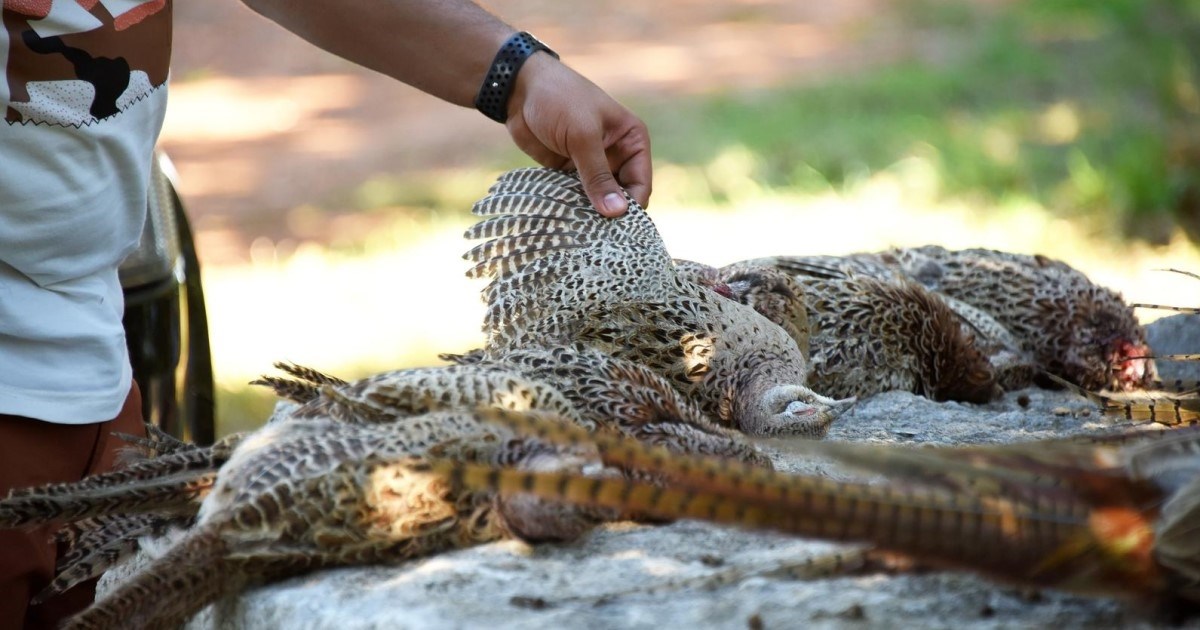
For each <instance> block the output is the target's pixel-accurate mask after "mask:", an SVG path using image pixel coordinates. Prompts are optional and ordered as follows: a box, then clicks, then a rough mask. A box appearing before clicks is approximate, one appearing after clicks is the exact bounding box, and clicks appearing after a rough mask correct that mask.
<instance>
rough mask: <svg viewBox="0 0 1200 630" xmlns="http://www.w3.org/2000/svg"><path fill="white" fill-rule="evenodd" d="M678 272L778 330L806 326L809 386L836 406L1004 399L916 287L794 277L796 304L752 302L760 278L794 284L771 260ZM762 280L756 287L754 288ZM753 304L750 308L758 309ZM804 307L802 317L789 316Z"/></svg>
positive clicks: (988, 369) (946, 314)
mask: <svg viewBox="0 0 1200 630" xmlns="http://www.w3.org/2000/svg"><path fill="white" fill-rule="evenodd" d="M679 268H680V272H681V273H684V274H687V275H690V276H692V277H694V278H696V280H697V282H699V283H701V284H705V285H706V286H710V287H712V288H713V290H715V291H717V292H718V293H720V294H722V295H726V296H727V297H730V298H732V299H734V300H736V301H738V302H742V303H744V304H748V305H750V306H753V307H754V308H755V309H756V310H758V311H759V312H760V313H762V314H763V315H764V316H766V317H767V318H768V319H771V320H772V321H775V322H776V323H779V324H781V325H788V324H792V325H793V326H799V325H804V326H808V327H809V335H808V339H809V353H810V356H809V360H810V371H809V374H808V385H809V386H810V387H812V388H813V389H814V390H816V391H819V392H823V393H825V394H827V395H830V396H834V397H850V396H858V397H862V396H870V395H872V394H877V393H879V392H883V391H891V390H903V391H910V392H913V393H916V394H921V395H924V396H927V397H929V398H932V399H934V400H958V401H967V402H976V403H983V402H988V401H990V400H993V399H994V398H996V397H998V396H999V395H1000V393H1001V389H1000V387H999V386H998V385H997V383H996V376H995V373H994V371H993V368H992V365H991V364H990V363H989V361H988V357H986V356H984V354H983V353H981V352H980V351H979V349H978V348H977V347H976V345H975V338H974V336H973V335H970V334H969V333H967V332H965V330H966V327H965V326H964V325H963V321H962V320H961V319H960V318H959V317H958V316H957V315H956V314H955V313H954V312H953V311H952V310H950V308H949V307H947V306H946V304H945V303H944V301H943V300H942V299H941V298H939V297H938V296H937V295H934V294H933V293H932V292H930V291H928V290H927V289H925V288H924V287H922V286H921V285H918V284H916V283H914V282H911V281H908V280H904V279H896V280H891V281H889V280H881V279H876V278H873V277H868V276H863V275H856V274H849V273H846V274H842V273H840V272H836V271H835V273H834V274H832V276H831V277H819V278H818V277H811V276H796V277H795V278H790V280H791V281H792V283H793V284H794V285H800V286H797V287H796V289H793V292H794V294H795V295H796V298H795V299H794V300H792V301H791V302H789V301H787V300H784V299H780V298H779V297H778V292H774V293H771V294H768V295H773V296H776V299H774V300H763V299H754V296H753V294H751V293H750V291H752V290H753V289H755V288H756V285H760V284H762V282H761V278H763V277H767V278H770V277H772V276H777V275H779V274H784V277H787V276H790V275H791V274H789V273H788V272H787V271H786V270H785V269H786V268H785V267H781V265H780V264H779V261H777V260H775V259H758V260H749V261H745V262H741V263H736V264H734V265H730V266H727V267H724V268H722V269H712V268H707V269H706V268H705V267H704V266H703V265H700V264H699V263H693V262H684V263H682V264H681V265H680V267H679ZM756 281H757V282H756ZM752 300H753V301H752ZM795 302H798V303H799V310H800V311H802V312H804V313H805V314H804V315H801V316H798V315H796V314H794V312H793V311H791V310H787V308H786V307H789V306H791V305H792V303H795Z"/></svg>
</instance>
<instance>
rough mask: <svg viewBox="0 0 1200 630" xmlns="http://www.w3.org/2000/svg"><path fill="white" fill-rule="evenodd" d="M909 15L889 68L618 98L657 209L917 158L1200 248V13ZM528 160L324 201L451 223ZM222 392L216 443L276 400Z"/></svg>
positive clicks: (1046, 204)
mask: <svg viewBox="0 0 1200 630" xmlns="http://www.w3.org/2000/svg"><path fill="white" fill-rule="evenodd" d="M901 6H902V11H901V13H900V18H899V19H901V20H902V21H903V25H902V27H901V28H903V29H905V30H906V32H911V33H912V38H913V40H914V41H913V43H912V48H913V50H912V51H909V52H908V53H907V54H905V55H904V56H903V58H901V59H900V60H898V61H896V62H895V63H892V64H889V65H885V66H879V67H875V68H872V69H868V70H865V71H856V72H853V73H849V74H845V75H843V76H835V77H830V78H827V79H824V80H821V81H818V82H806V83H803V84H793V85H783V86H777V87H774V88H770V89H761V90H755V91H752V92H738V93H734V92H730V93H723V94H715V95H704V96H697V97H673V98H671V99H669V100H667V99H661V100H650V99H642V100H639V99H637V98H634V99H628V100H627V104H629V105H630V106H631V107H632V108H633V109H634V110H635V111H637V112H638V113H639V114H640V115H641V116H643V117H644V118H645V120H646V121H647V123H648V124H649V125H650V128H651V130H652V134H653V139H654V154H655V163H656V192H655V205H656V206H657V207H662V206H664V205H667V206H676V207H688V206H695V207H700V208H706V209H717V210H731V209H736V208H737V207H738V206H739V204H741V203H744V202H745V201H746V200H748V199H755V198H761V197H763V196H771V195H804V194H821V193H826V192H830V191H834V192H837V193H840V194H852V193H853V192H854V191H855V190H857V189H859V188H860V187H862V186H865V185H868V183H869V181H870V180H871V178H872V176H873V175H875V174H878V173H881V172H885V171H888V170H889V169H892V170H895V169H897V168H898V165H899V167H900V168H903V165H905V164H906V163H913V164H919V165H920V168H922V169H932V175H931V177H929V178H927V179H928V181H929V182H930V184H929V186H930V187H931V188H932V190H931V191H927V196H928V197H929V198H930V200H931V201H935V202H936V201H946V200H965V201H966V202H967V203H968V204H969V205H970V206H972V207H975V208H979V209H980V211H981V212H993V213H994V212H1010V211H1021V212H1028V211H1029V210H1028V209H1029V208H1035V209H1037V211H1038V212H1043V211H1044V212H1048V213H1051V214H1054V215H1057V216H1060V217H1064V218H1068V219H1070V220H1071V222H1072V223H1073V224H1078V225H1083V226H1086V231H1087V233H1089V234H1090V235H1092V237H1094V238H1095V239H1096V241H1097V242H1098V243H1100V245H1099V246H1098V247H1100V248H1111V249H1112V251H1113V252H1119V251H1121V250H1122V248H1124V247H1126V246H1127V245H1129V243H1130V241H1131V240H1133V241H1138V240H1140V241H1142V242H1144V243H1148V244H1156V243H1166V242H1168V241H1169V240H1171V238H1172V237H1174V236H1177V235H1178V234H1179V232H1180V231H1181V230H1182V231H1183V232H1184V233H1185V234H1187V235H1188V237H1189V238H1190V239H1191V241H1192V242H1193V243H1195V242H1196V241H1197V240H1200V78H1198V72H1200V68H1198V67H1197V65H1198V63H1200V61H1198V60H1200V0H1105V1H1104V2H1094V1H1088V0H1018V1H1013V2H1002V3H963V2H952V1H947V0H907V1H906V2H903V3H902V4H901ZM918 40H919V41H918ZM913 158H916V160H913ZM526 164H528V158H526V157H525V156H524V155H523V154H520V153H519V152H517V151H516V150H515V149H512V150H509V151H506V152H502V153H500V154H496V155H484V156H480V158H479V164H478V165H477V167H476V168H473V169H466V170H462V171H452V172H439V173H408V174H404V175H400V176H395V177H393V176H385V177H377V178H374V179H372V180H370V181H367V182H363V183H362V184H361V185H360V186H358V187H357V188H356V189H354V190H352V191H348V192H347V193H346V194H345V195H342V196H339V197H338V198H336V199H330V200H327V203H325V204H321V205H323V206H326V207H337V208H339V209H346V208H353V209H357V210H367V211H372V210H376V211H393V212H395V211H397V209H403V210H399V211H400V212H403V213H405V214H406V215H408V216H407V220H414V219H419V220H421V221H429V220H433V221H435V222H436V221H437V220H438V218H439V217H441V218H445V217H461V216H462V214H463V209H464V208H466V207H469V206H470V204H471V203H472V202H473V201H474V200H475V199H476V198H478V197H479V195H480V194H481V193H482V191H483V190H485V189H486V187H487V185H488V183H490V181H491V178H492V176H493V175H494V173H496V172H498V171H500V170H503V169H506V168H511V167H514V166H520V165H526ZM1014 208H1017V209H1019V210H1013V209H1014ZM405 233H407V234H411V236H412V238H413V239H416V240H419V239H420V238H421V236H420V235H419V234H417V233H415V232H412V231H409V230H405ZM934 236H936V235H931V240H935V239H934V238H933V237H934ZM335 249H336V248H335ZM350 253H353V254H360V253H362V252H357V251H355V252H350ZM395 367H403V365H397V366H395ZM342 376H345V377H354V376H357V375H356V374H343V375H342ZM218 395H219V398H218V405H219V408H218V417H219V418H221V432H222V433H226V432H229V431H234V430H242V429H246V428H251V427H253V426H256V425H257V424H259V423H261V421H262V419H263V418H265V417H267V415H269V412H270V409H271V408H272V407H273V405H274V400H273V398H272V396H270V395H269V394H268V393H267V392H266V391H265V390H261V391H260V390H259V389H258V388H249V387H237V386H230V385H222V386H221V389H220V391H219V392H218Z"/></svg>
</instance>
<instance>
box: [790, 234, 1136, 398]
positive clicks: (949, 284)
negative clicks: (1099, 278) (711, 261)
mask: <svg viewBox="0 0 1200 630" xmlns="http://www.w3.org/2000/svg"><path fill="white" fill-rule="evenodd" d="M781 259H782V260H787V261H789V262H790V263H792V264H796V265H801V266H803V265H804V264H805V263H806V262H809V261H812V262H815V263H817V264H818V265H821V266H825V265H828V264H829V263H830V262H831V261H830V259H829V257H819V258H818V259H816V260H812V259H807V258H805V257H795V258H793V257H781ZM841 264H842V265H843V268H846V269H850V270H853V271H855V272H858V273H864V274H872V275H876V276H877V277H895V276H896V275H900V276H903V277H907V278H910V279H912V280H915V281H917V282H919V283H921V284H923V285H925V286H926V287H928V288H929V289H931V290H933V291H936V292H938V293H940V294H941V295H943V296H946V297H949V298H951V299H953V300H957V301H959V302H962V303H965V304H968V305H970V306H972V307H975V308H977V309H980V310H981V311H984V312H985V313H987V314H988V315H991V316H992V317H994V318H995V320H996V321H997V322H999V324H1000V325H1001V326H1003V328H1004V329H1006V330H1007V331H1009V332H1010V333H1011V334H1012V335H1013V336H1014V337H1015V338H1016V339H1017V340H1018V341H1019V343H1020V344H1021V347H1022V348H1023V349H1024V350H1026V351H1027V352H1029V353H1030V354H1031V355H1032V357H1033V359H1034V361H1035V363H1036V364H1037V366H1038V368H1039V369H1041V370H1044V371H1046V372H1049V373H1051V374H1056V375H1058V376H1061V377H1063V378H1065V379H1067V380H1068V381H1071V382H1072V383H1075V384H1077V385H1080V386H1081V387H1083V388H1085V389H1089V390H1099V389H1103V388H1106V387H1110V386H1111V387H1116V388H1119V389H1125V390H1129V389H1137V388H1141V387H1144V386H1146V385H1147V384H1148V383H1150V382H1152V381H1153V380H1154V378H1155V370H1154V363H1153V361H1152V360H1150V359H1148V358H1146V357H1149V356H1150V351H1149V348H1148V347H1147V346H1146V338H1145V332H1144V331H1143V330H1142V328H1141V327H1140V326H1139V325H1138V322H1137V318H1136V317H1135V316H1134V313H1133V310H1132V308H1131V307H1130V306H1128V305H1126V304H1125V303H1124V301H1122V300H1121V296H1120V295H1118V294H1117V293H1115V292H1113V291H1111V290H1109V289H1106V288H1104V287H1101V286H1099V285H1097V284H1095V283H1093V282H1092V281H1091V280H1089V279H1088V278H1087V276H1085V275H1084V274H1082V273H1080V272H1079V271H1077V270H1076V269H1074V268H1072V267H1071V266H1069V265H1067V264H1066V263H1064V262H1061V261H1058V260H1054V259H1051V258H1047V257H1045V256H1029V255H1024V254H1013V253H1008V252H1000V251H995V250H986V249H966V250H959V251H951V250H947V249H944V248H942V247H937V246H926V247H916V248H895V249H891V250H888V251H885V252H880V253H877V254H855V255H852V256H848V257H845V258H844V259H843V262H842V263H841Z"/></svg>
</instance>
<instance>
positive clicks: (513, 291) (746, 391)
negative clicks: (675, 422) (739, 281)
mask: <svg viewBox="0 0 1200 630" xmlns="http://www.w3.org/2000/svg"><path fill="white" fill-rule="evenodd" d="M473 212H474V213H475V214H478V215H482V216H485V217H488V218H486V219H485V220H483V221H481V222H480V223H478V224H476V225H475V226H474V227H472V228H471V229H470V230H468V232H467V237H468V238H477V239H487V241H486V242H484V243H483V244H481V245H479V246H477V247H475V248H474V249H472V250H471V251H470V252H468V253H467V254H466V258H467V259H468V260H470V261H472V262H474V263H475V267H474V268H473V269H472V270H471V271H470V272H469V274H468V275H470V276H473V277H490V278H491V279H492V281H491V283H490V284H489V285H488V286H487V287H486V288H485V289H484V291H483V295H484V299H485V301H486V302H487V304H488V310H487V315H486V317H485V321H484V326H483V328H484V332H485V333H486V334H487V347H486V348H485V353H486V355H487V356H488V357H492V358H495V357H501V356H503V355H504V353H506V352H508V351H510V350H512V349H514V348H521V347H525V346H529V345H542V344H545V343H547V342H551V343H559V342H581V343H585V344H587V345H589V346H591V347H595V348H598V349H600V350H602V351H604V352H606V353H609V354H612V355H614V356H618V357H621V358H625V359H629V360H631V361H633V362H635V363H639V364H642V365H645V366H647V367H649V368H650V369H651V370H653V371H654V372H656V373H658V374H660V375H662V376H664V377H666V378H667V380H668V381H669V382H670V383H671V384H672V385H673V386H674V387H675V388H677V389H678V390H679V391H680V392H681V393H683V394H684V395H685V396H686V397H688V398H689V399H691V400H693V401H695V402H696V403H698V404H699V406H700V408H701V409H702V410H703V411H704V412H705V413H706V414H708V415H710V416H712V417H715V418H717V419H719V420H720V421H721V422H722V423H724V424H726V425H727V426H731V427H734V428H737V429H739V430H741V431H744V432H746V433H751V434H784V433H787V434H799V435H807V436H813V437H819V436H822V435H824V433H825V432H826V431H827V430H828V427H829V424H830V422H832V421H833V419H834V418H836V417H837V415H838V414H839V413H840V410H841V409H842V408H844V407H845V406H846V403H839V402H838V401H834V400H831V399H828V398H825V397H822V396H819V395H817V394H815V393H814V392H813V391H812V390H811V389H809V388H808V387H807V386H805V384H804V383H805V380H806V376H807V366H806V364H805V359H804V354H803V352H802V351H801V348H800V347H799V346H798V345H797V343H796V341H795V340H794V339H793V338H792V336H789V334H788V332H787V331H785V330H783V329H782V328H780V327H779V326H777V325H775V324H773V323H772V322H770V321H769V320H767V319H766V318H764V317H762V316H761V315H759V314H758V313H756V312H755V311H754V310H753V309H752V308H749V307H746V306H743V305H741V304H738V303H736V302H733V301H731V300H726V299H722V298H721V297H720V296H718V295H715V294H713V292H712V291H710V290H708V289H706V288H704V287H701V286H700V285H698V284H696V283H694V282H691V281H689V280H686V279H683V278H680V277H679V276H678V274H677V273H676V272H675V269H674V266H673V265H672V261H671V257H670V255H669V254H668V253H667V251H666V249H665V248H664V246H663V243H662V240H661V238H660V236H659V234H658V231H657V230H656V229H655V228H654V224H653V223H652V222H651V221H650V219H649V217H647V216H646V213H645V211H644V210H642V208H641V207H639V206H638V205H637V203H635V202H632V201H631V202H630V206H629V210H628V212H627V213H626V214H625V215H624V216H622V217H619V218H616V219H605V218H603V217H600V216H599V215H597V214H596V213H595V211H594V210H592V208H591V204H590V203H589V202H588V199H587V197H586V196H585V195H584V194H583V188H582V185H581V184H580V183H579V180H578V179H577V178H576V177H575V176H573V175H569V174H566V173H561V172H558V171H552V170H548V169H521V170H517V171H512V172H510V173H507V174H505V175H503V176H502V177H501V178H500V179H499V181H498V182H497V183H496V185H495V186H493V187H492V188H491V190H490V191H489V194H488V196H487V197H485V198H484V199H483V200H481V201H480V202H479V203H477V204H476V205H475V207H474V209H473Z"/></svg>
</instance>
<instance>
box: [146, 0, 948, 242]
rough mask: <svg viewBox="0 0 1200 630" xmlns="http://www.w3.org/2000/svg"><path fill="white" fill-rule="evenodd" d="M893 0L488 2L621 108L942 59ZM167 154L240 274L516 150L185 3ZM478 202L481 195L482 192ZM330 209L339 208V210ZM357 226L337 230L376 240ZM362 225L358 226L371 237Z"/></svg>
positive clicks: (470, 119)
mask: <svg viewBox="0 0 1200 630" xmlns="http://www.w3.org/2000/svg"><path fill="white" fill-rule="evenodd" d="M892 4H894V3H889V2H886V1H885V0H839V1H837V2H829V3H808V2H790V1H772V0H736V1H725V2H698V1H695V0H663V1H659V2H652V3H651V2H635V1H633V0H618V1H614V2H578V1H570V2H561V1H549V0H532V1H517V0H497V1H494V2H491V3H489V4H488V6H489V8H491V9H492V10H493V11H494V12H495V13H497V14H498V15H500V16H502V17H503V18H504V19H505V20H506V21H508V22H509V23H511V24H514V25H516V26H517V27H518V28H522V29H525V30H529V31H531V32H534V33H535V34H537V35H538V36H539V37H540V38H542V39H543V40H544V41H546V42H548V43H549V44H551V45H552V46H553V47H554V48H555V49H556V50H557V51H558V52H560V53H561V54H562V57H563V59H564V61H566V62H567V63H568V64H570V65H571V66H572V67H574V68H576V69H578V70H579V71H581V72H582V73H583V74H585V75H586V76H588V77H589V78H591V79H592V80H593V81H595V82H596V83H597V84H599V85H600V86H602V87H604V88H605V89H607V90H609V91H610V92H611V93H612V94H614V95H615V96H616V97H617V98H618V99H622V98H629V97H636V98H637V99H639V100H641V101H648V100H657V99H664V100H665V99H671V98H673V97H677V96H680V95H695V94H700V93H713V92H721V91H727V90H752V89H756V88H763V87H769V86H772V85H775V84H779V83H783V82H786V83H794V82H796V81H798V80H803V79H805V78H816V77H821V76H827V75H829V74H831V73H844V72H849V71H853V70H855V69H858V68H862V67H865V66H867V65H869V64H872V63H878V62H881V61H884V60H887V61H896V60H897V59H900V58H903V57H904V56H905V55H911V54H926V53H928V51H929V50H931V49H932V48H934V47H933V46H932V44H931V42H930V41H929V40H928V39H927V38H914V37H912V36H911V35H912V34H911V33H906V32H902V31H901V30H900V28H899V26H898V22H897V21H896V20H894V19H892V18H891V11H892V6H891V5H892ZM175 12H176V15H175V20H176V37H175V44H174V53H173V54H174V59H173V75H172V86H171V101H170V102H171V105H170V108H169V113H168V118H167V123H166V127H165V130H164V133H163V137H162V146H163V147H165V148H166V150H167V151H168V152H169V153H170V155H171V157H172V159H173V160H174V161H175V164H176V166H177V167H178V169H179V171H180V173H181V176H182V177H181V182H182V189H183V193H184V195H185V197H186V199H187V202H188V204H189V206H190V209H191V211H192V214H193V215H194V221H195V223H196V228H197V231H198V232H199V233H200V239H201V256H202V258H203V260H205V261H206V262H209V263H214V264H231V263H237V262H243V261H245V260H247V257H248V252H249V245H250V243H251V242H252V241H253V240H254V239H255V238H256V237H259V236H265V237H267V238H270V239H272V240H279V239H281V238H284V237H286V236H288V235H289V234H293V233H294V232H296V231H297V230H299V231H301V232H302V233H303V236H304V237H306V238H312V239H316V240H318V241H320V240H322V239H323V238H328V237H329V236H330V230H329V228H330V225H322V226H320V227H318V228H315V229H313V228H312V226H307V227H309V228H310V229H307V230H306V229H305V227H306V226H303V225H301V226H298V225H297V224H298V223H302V222H303V221H302V219H297V218H296V215H294V214H293V215H291V223H290V224H289V211H290V210H293V209H295V208H298V207H303V206H305V205H307V204H314V203H322V204H324V203H327V202H328V201H329V200H330V199H336V198H338V197H341V196H344V195H345V194H346V191H348V190H351V189H353V188H354V187H356V186H358V185H360V184H362V182H364V181H367V180H369V179H371V178H372V177H374V176H378V175H394V174H397V173H404V172H417V171H437V170H440V169H454V168H462V167H467V166H472V165H475V164H478V163H480V162H483V161H486V160H487V159H488V158H489V157H490V156H494V155H496V154H498V153H502V152H506V151H511V148H510V147H511V143H510V141H509V140H508V136H507V134H506V133H505V131H504V129H503V128H502V127H501V126H499V125H496V124H495V123H492V122H491V121H488V120H486V119H485V118H483V117H482V116H480V115H479V114H478V113H477V112H475V111H473V110H469V109H464V108H459V107H455V106H448V105H446V104H444V103H441V102H439V101H437V100H436V99H434V98H432V97H430V96H428V95H425V94H423V93H420V92H418V91H417V90H415V89H412V88H409V87H407V86H405V85H402V84H400V83H398V82H396V81H394V80H392V79H390V78H388V77H385V76H382V75H379V74H377V73H374V72H371V71H369V70H365V69H362V68H360V67H358V66H355V65H353V64H351V63H349V62H346V61H343V60H341V59H338V58H336V57H334V56H332V55H329V54H327V53H325V52H323V51H321V50H318V49H316V48H315V47H313V46H311V45H309V44H308V43H306V42H304V41H303V40H301V39H299V38H298V37H296V36H294V35H292V34H291V33H288V32H287V31H285V30H283V29H282V28H280V27H278V26H276V25H275V24H273V23H271V22H269V21H268V20H266V19H263V18H262V17H260V16H258V15H256V14H254V13H253V12H251V11H250V10H249V9H247V8H246V7H245V6H244V5H243V4H241V3H240V2H237V1H235V0H219V1H216V2H204V3H200V2H187V3H183V2H181V3H177V4H176V7H175ZM480 192H482V191H480ZM333 205H337V204H336V202H334V203H333ZM378 220H379V219H378V217H369V216H361V215H359V216H355V217H352V218H350V219H348V220H347V219H343V220H342V221H341V222H340V223H338V224H336V225H332V229H334V230H335V231H336V230H337V229H347V230H358V231H361V230H363V229H367V230H369V229H370V228H371V226H372V222H373V221H378ZM364 224H365V226H364Z"/></svg>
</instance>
